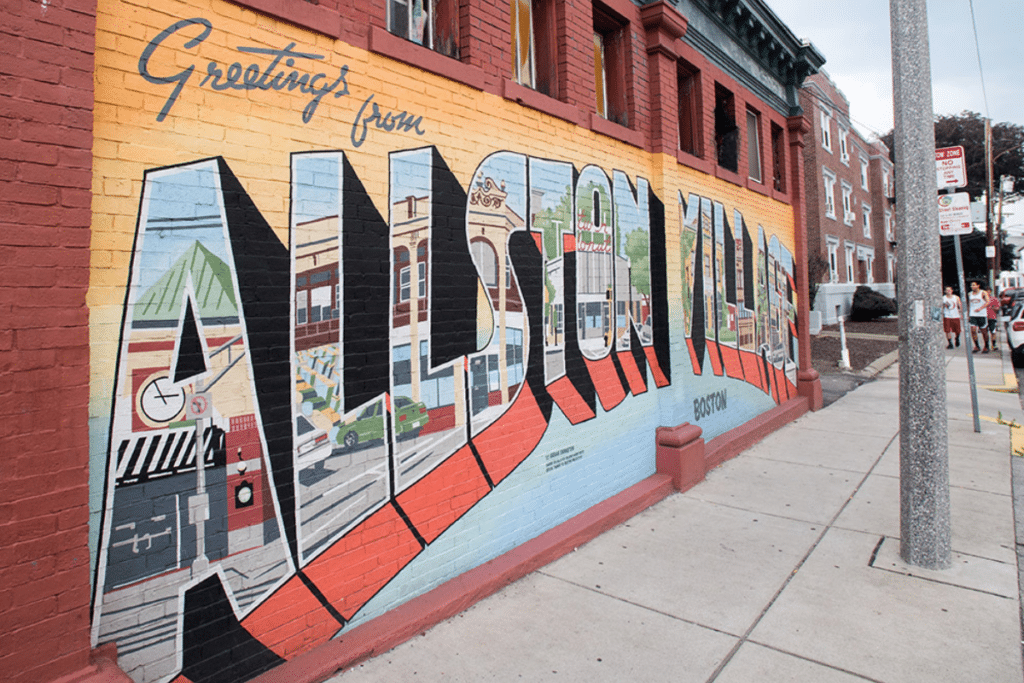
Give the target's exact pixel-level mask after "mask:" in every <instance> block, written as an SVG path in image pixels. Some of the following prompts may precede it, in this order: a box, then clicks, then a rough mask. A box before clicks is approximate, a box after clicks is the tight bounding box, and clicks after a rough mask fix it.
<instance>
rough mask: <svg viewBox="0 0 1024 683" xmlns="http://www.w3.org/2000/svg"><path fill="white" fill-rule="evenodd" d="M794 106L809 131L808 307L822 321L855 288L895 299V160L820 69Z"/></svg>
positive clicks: (844, 310) (844, 308) (839, 310)
mask: <svg viewBox="0 0 1024 683" xmlns="http://www.w3.org/2000/svg"><path fill="white" fill-rule="evenodd" d="M800 104H801V106H802V107H803V110H804V115H805V116H806V117H807V118H808V120H809V121H810V122H811V129H812V132H813V135H809V136H808V139H807V144H806V146H805V147H804V178H805V181H806V196H807V241H808V251H809V253H810V255H811V259H812V264H814V262H815V260H816V259H817V260H818V262H817V264H814V265H816V266H817V267H816V268H815V267H813V265H812V272H814V271H815V270H817V272H820V277H819V282H821V284H820V285H819V286H818V294H817V297H816V298H815V301H814V304H813V305H814V310H815V311H819V312H820V313H821V316H822V322H824V323H826V324H828V323H834V322H836V319H837V315H848V314H849V312H850V304H851V303H852V301H853V293H854V291H855V290H856V288H857V287H858V286H859V285H868V286H870V287H871V288H872V289H875V290H877V291H879V292H881V293H883V294H885V295H886V296H889V297H895V287H894V281H895V273H896V264H895V258H896V246H897V245H896V237H895V210H894V207H893V205H892V200H891V199H890V198H891V197H892V196H893V190H892V188H893V183H894V179H893V164H892V162H891V161H890V160H889V150H888V149H887V148H886V146H885V144H884V143H882V142H881V141H880V140H878V139H872V140H867V139H865V138H864V137H863V136H862V135H861V134H860V133H859V132H858V131H857V129H856V128H855V127H854V126H853V125H852V123H851V120H850V103H849V101H847V99H846V97H845V96H844V95H843V93H842V91H840V90H839V88H837V87H836V85H835V83H833V82H832V80H831V79H830V78H829V77H828V74H827V73H825V72H824V71H819V72H818V73H816V74H813V75H812V76H810V77H808V78H807V79H806V80H805V81H804V84H803V86H802V87H801V88H800Z"/></svg>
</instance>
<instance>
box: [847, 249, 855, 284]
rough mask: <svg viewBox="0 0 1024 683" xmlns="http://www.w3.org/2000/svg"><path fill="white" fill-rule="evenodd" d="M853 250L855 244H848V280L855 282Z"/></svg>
mask: <svg viewBox="0 0 1024 683" xmlns="http://www.w3.org/2000/svg"><path fill="white" fill-rule="evenodd" d="M853 251H854V246H853V245H852V244H850V243H847V244H846V281H847V282H854V275H853Z"/></svg>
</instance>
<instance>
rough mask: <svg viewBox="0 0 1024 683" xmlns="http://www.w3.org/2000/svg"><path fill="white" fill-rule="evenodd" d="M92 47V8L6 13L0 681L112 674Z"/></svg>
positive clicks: (2, 58) (0, 250)
mask: <svg viewBox="0 0 1024 683" xmlns="http://www.w3.org/2000/svg"><path fill="white" fill-rule="evenodd" d="M95 36H96V5H95V2H91V1H90V0H83V1H81V2H62V1H61V0H56V1H54V2H51V3H36V2H32V3H28V2H25V3H18V4H16V5H12V6H11V7H10V8H9V11H8V12H7V13H6V14H5V16H4V29H3V31H2V33H0V63H2V64H4V67H3V72H4V75H3V78H2V79H0V95H2V97H0V157H2V159H3V164H2V165H0V168H2V171H0V174H2V181H3V184H2V186H0V214H2V215H3V217H4V224H5V227H4V229H3V230H2V231H0V319H2V320H3V321H4V323H3V325H0V355H2V358H3V364H2V366H0V375H3V377H4V381H3V382H2V383H0V443H2V444H3V448H2V450H3V466H2V467H0V491H3V493H2V494H0V615H2V616H0V672H2V673H0V678H3V680H4V681H8V682H9V683H37V682H45V681H52V680H56V679H61V680H67V681H81V680H86V679H87V678H89V677H95V676H97V675H100V673H101V672H102V671H107V670H109V668H110V665H109V664H108V663H106V662H105V663H103V664H102V665H99V666H97V665H95V664H93V663H92V662H91V656H90V634H89V599H90V594H89V591H90V585H89V574H90V561H89V428H88V418H89V410H88V409H89V311H88V308H87V306H86V292H87V289H88V286H89V260H90V252H89V243H90V223H91V219H92V215H91V210H90V206H91V197H92V194H91V189H92V108H93V49H94V45H95ZM115 675H116V674H115ZM121 675H122V676H123V674H121Z"/></svg>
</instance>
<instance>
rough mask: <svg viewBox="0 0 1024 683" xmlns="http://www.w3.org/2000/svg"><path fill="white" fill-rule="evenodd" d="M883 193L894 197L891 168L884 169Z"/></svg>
mask: <svg viewBox="0 0 1024 683" xmlns="http://www.w3.org/2000/svg"><path fill="white" fill-rule="evenodd" d="M882 194H884V195H885V196H886V197H889V198H892V188H891V187H890V186H889V170H888V169H882Z"/></svg>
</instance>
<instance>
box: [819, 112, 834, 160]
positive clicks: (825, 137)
mask: <svg viewBox="0 0 1024 683" xmlns="http://www.w3.org/2000/svg"><path fill="white" fill-rule="evenodd" d="M821 146H822V147H824V148H825V149H827V150H828V151H829V152H830V153H831V152H832V116H831V115H830V114H829V113H828V112H827V111H825V110H824V109H822V110H821Z"/></svg>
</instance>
